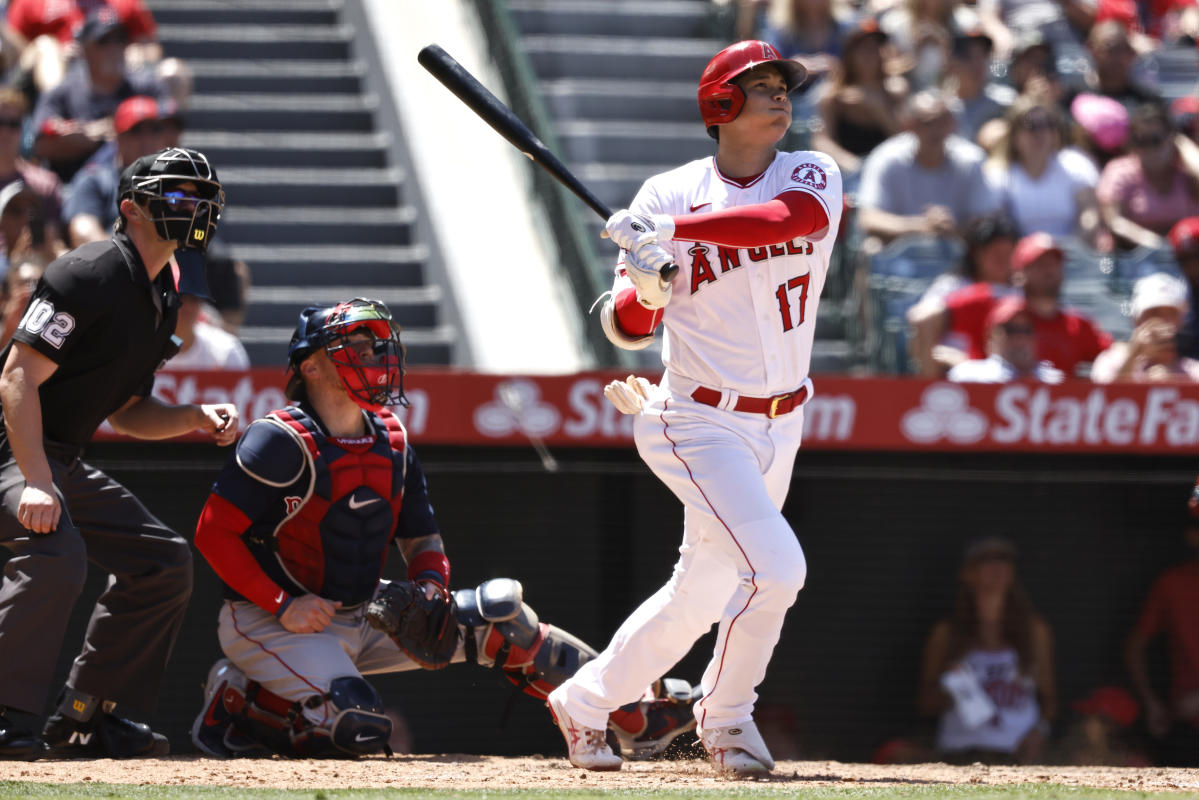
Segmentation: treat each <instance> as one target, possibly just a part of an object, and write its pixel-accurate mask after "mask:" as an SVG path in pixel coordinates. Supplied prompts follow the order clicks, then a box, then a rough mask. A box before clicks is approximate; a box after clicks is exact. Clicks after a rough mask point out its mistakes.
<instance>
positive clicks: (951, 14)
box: [879, 0, 978, 91]
mask: <svg viewBox="0 0 1199 800" xmlns="http://www.w3.org/2000/svg"><path fill="white" fill-rule="evenodd" d="M977 22H978V20H977V17H976V15H975V14H974V10H973V9H972V8H970V7H968V6H966V5H965V4H958V3H956V2H954V0H903V2H900V3H896V4H895V5H894V6H892V7H891V8H890V9H888V10H886V11H884V12H883V13H882V14H881V15H880V16H879V27H880V28H882V29H883V30H884V31H885V32H886V33H887V35H888V36H890V37H891V42H892V43H893V44H894V46H895V48H896V49H897V50H898V51H899V54H900V55H901V56H903V58H904V61H905V65H904V69H903V72H904V74H905V76H906V77H907V79H908V83H910V84H911V86H912V89H913V90H914V91H919V90H921V89H930V88H932V87H934V86H936V85H937V84H938V83H940V82H941V77H942V74H943V73H944V71H945V65H946V64H947V63H948V62H949V51H950V48H951V46H952V43H953V35H954V33H955V32H956V31H959V30H970V29H972V28H974V27H977Z"/></svg>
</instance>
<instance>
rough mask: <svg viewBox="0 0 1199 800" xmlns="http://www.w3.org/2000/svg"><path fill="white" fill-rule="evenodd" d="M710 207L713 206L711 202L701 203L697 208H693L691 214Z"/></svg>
mask: <svg viewBox="0 0 1199 800" xmlns="http://www.w3.org/2000/svg"><path fill="white" fill-rule="evenodd" d="M710 205H712V204H711V203H710V202H708V203H700V204H699V205H697V206H691V213H692V214H694V213H695V212H696V211H699V210H700V209H701V208H703V207H704V206H710Z"/></svg>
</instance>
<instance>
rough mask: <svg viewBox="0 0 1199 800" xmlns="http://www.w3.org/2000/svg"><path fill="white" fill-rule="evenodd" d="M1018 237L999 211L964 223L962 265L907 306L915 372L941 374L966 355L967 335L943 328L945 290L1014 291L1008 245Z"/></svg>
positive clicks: (1004, 293)
mask: <svg viewBox="0 0 1199 800" xmlns="http://www.w3.org/2000/svg"><path fill="white" fill-rule="evenodd" d="M1018 238H1019V235H1018V234H1017V233H1016V226H1015V224H1014V223H1013V222H1012V221H1011V219H1010V218H1009V217H1008V216H1007V215H1006V214H1004V213H1002V212H1000V211H996V212H993V213H991V214H985V215H983V216H981V217H978V218H976V219H973V220H971V221H970V223H969V224H968V225H967V226H966V230H965V239H966V255H965V257H964V258H963V259H962V264H961V269H960V270H959V271H951V272H946V273H943V274H942V275H939V276H937V278H936V280H934V281H933V283H932V285H931V286H929V287H928V289H927V290H925V292H924V294H923V295H922V296H921V297H920V300H919V301H918V302H917V303H916V304H915V305H914V306H912V308H911V309H909V310H908V314H907V318H908V322H909V323H910V324H911V326H912V332H911V338H910V341H911V354H912V358H913V360H914V361H915V362H916V364H917V370H918V374H920V375H924V376H926V377H930V378H941V377H944V375H945V372H946V370H948V369H949V367H951V366H953V364H955V363H957V362H959V361H962V360H964V359H965V358H966V356H965V353H966V351H967V350H968V349H969V341H968V339H966V338H965V336H963V335H961V334H956V335H954V334H950V333H949V332H948V331H947V322H948V314H946V311H945V303H946V300H947V299H948V298H949V296H950V295H952V294H954V293H955V292H957V291H958V290H959V289H965V288H966V287H967V286H976V287H977V288H975V289H974V290H972V291H975V292H979V293H983V294H985V295H987V296H988V297H989V296H992V295H993V296H996V297H1006V296H1008V295H1010V294H1012V293H1014V292H1017V291H1018V290H1017V289H1015V288H1014V287H1013V286H1012V250H1013V249H1014V248H1015V246H1016V240H1017V239H1018ZM942 346H947V347H946V350H947V354H942V353H941V352H940V349H941V347H942Z"/></svg>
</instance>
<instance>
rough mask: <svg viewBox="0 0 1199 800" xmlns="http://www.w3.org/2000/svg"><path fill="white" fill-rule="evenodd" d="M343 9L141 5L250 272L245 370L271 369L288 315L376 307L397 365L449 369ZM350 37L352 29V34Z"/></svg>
mask: <svg viewBox="0 0 1199 800" xmlns="http://www.w3.org/2000/svg"><path fill="white" fill-rule="evenodd" d="M344 2H345V0H148V1H147V5H148V6H149V8H150V10H151V11H152V13H153V14H154V17H155V19H156V21H157V22H158V25H159V39H160V40H161V42H162V46H163V50H164V53H165V54H166V55H167V56H176V57H179V58H182V59H184V60H185V61H186V62H187V63H188V64H189V65H190V66H191V68H192V70H193V71H194V75H195V88H194V93H193V96H192V98H191V103H190V106H189V107H188V109H187V116H186V119H187V130H186V132H185V134H184V139H183V142H184V144H185V145H187V146H189V147H194V148H197V149H199V150H201V151H203V152H204V153H206V154H207V155H208V156H209V157H210V158H211V159H212V160H213V163H214V164H215V165H216V167H217V171H218V173H219V175H220V178H221V181H222V183H223V184H224V186H225V190H226V193H227V195H228V198H229V205H228V207H227V209H226V211H225V214H224V216H223V218H222V223H221V232H220V235H221V236H222V238H223V239H224V240H225V241H226V242H228V243H229V244H230V245H231V246H232V249H233V251H234V253H235V254H236V255H237V256H238V257H239V258H241V259H243V260H244V261H245V262H246V263H247V264H248V265H249V267H250V271H251V274H252V276H253V278H252V286H251V289H250V292H249V307H248V309H247V315H246V321H245V325H244V326H243V327H242V329H241V331H240V332H239V335H240V337H241V339H242V341H243V342H244V343H245V345H246V349H247V351H248V352H249V354H250V359H251V361H252V362H253V363H254V364H255V365H272V364H282V363H284V362H285V360H286V355H285V354H286V345H287V342H288V339H289V338H290V336H291V332H292V328H293V327H294V325H295V320H296V317H297V315H298V310H299V308H301V307H303V306H304V305H307V304H309V303H318V302H331V301H336V300H339V299H345V298H348V297H352V296H357V295H366V296H370V297H376V298H378V299H381V300H383V301H384V302H385V303H387V304H388V306H389V307H390V308H391V310H392V312H393V314H394V315H395V317H396V319H397V320H398V321H399V322H400V324H401V325H402V326H403V327H404V343H405V345H406V346H407V350H408V360H409V362H410V363H415V364H449V363H451V361H452V359H453V354H454V339H455V332H454V328H453V327H452V326H451V325H449V324H447V323H446V322H445V319H446V316H447V313H446V301H445V298H444V297H443V292H442V290H441V288H440V287H439V286H437V285H434V284H433V283H431V282H430V281H429V279H428V269H429V258H430V250H429V248H428V247H427V246H426V245H425V244H423V243H422V242H421V241H419V237H418V235H417V225H416V223H417V221H418V215H419V214H420V213H421V212H420V210H419V209H418V208H417V207H416V206H415V205H413V203H412V200H411V199H409V198H408V197H406V195H411V194H412V193H411V192H406V183H407V177H406V175H405V173H404V171H403V170H402V169H401V168H399V167H398V166H396V165H395V163H394V162H393V160H392V159H391V158H390V156H389V149H390V148H391V146H392V144H393V143H392V141H391V139H390V136H391V134H390V133H388V132H387V131H385V130H380V129H379V128H378V127H377V124H378V123H377V120H376V110H377V107H378V99H377V97H375V96H374V95H372V94H371V93H370V92H369V91H368V90H367V88H366V86H365V81H364V78H365V72H366V65H365V63H364V61H363V60H362V59H360V58H358V57H356V55H355V52H356V51H355V45H354V41H355V38H354V37H355V30H354V29H353V27H352V26H351V25H349V24H347V22H346V21H345V20H346V15H345V8H344ZM359 35H365V32H359Z"/></svg>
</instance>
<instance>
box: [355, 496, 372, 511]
mask: <svg viewBox="0 0 1199 800" xmlns="http://www.w3.org/2000/svg"><path fill="white" fill-rule="evenodd" d="M377 502H379V498H377V497H368V498H366V499H365V500H363V501H361V502H359V501H358V498H357V497H356V496H354V495H350V508H351V509H352V510H354V511H357V510H358V509H360V508H364V507H365V506H369V505H370V504H371V503H377Z"/></svg>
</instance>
